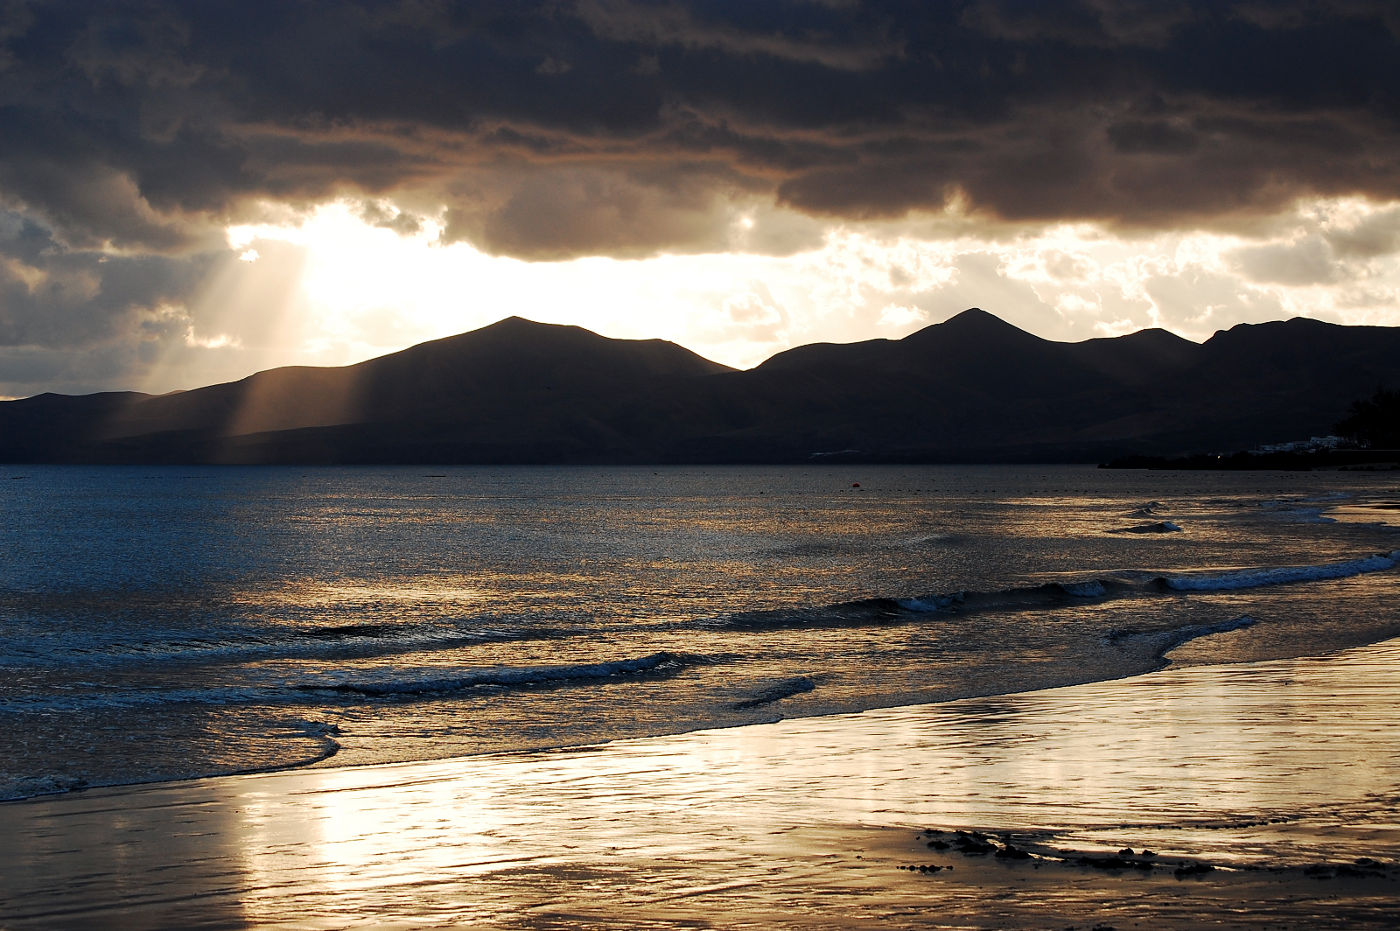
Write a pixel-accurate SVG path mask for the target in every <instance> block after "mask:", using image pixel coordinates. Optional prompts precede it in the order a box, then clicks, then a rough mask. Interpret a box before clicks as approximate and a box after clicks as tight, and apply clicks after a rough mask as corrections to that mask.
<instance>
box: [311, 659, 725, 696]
mask: <svg viewBox="0 0 1400 931" xmlns="http://www.w3.org/2000/svg"><path fill="white" fill-rule="evenodd" d="M714 662H715V660H714V659H713V658H710V657H702V656H698V655H695V654H687V653H671V652H668V651H662V652H659V653H652V654H651V655H649V656H641V657H637V658H635V659H624V660H614V661H611V662H602V663H578V664H572V665H560V666H496V667H491V668H485V669H471V670H464V671H461V672H457V673H454V674H451V675H442V674H440V673H438V672H437V671H436V670H432V671H428V672H426V673H425V674H423V675H413V676H407V677H399V678H384V679H376V678H368V679H350V680H343V681H332V682H316V683H303V684H300V685H297V686H295V688H296V689H297V690H298V691H301V692H312V693H336V694H340V695H352V696H363V697H365V698H417V697H422V696H431V695H444V694H449V693H454V692H465V691H471V690H477V689H480V690H493V691H497V690H505V689H524V688H539V687H542V686H554V685H566V684H571V683H579V682H596V681H598V680H608V679H619V678H628V677H638V676H644V675H645V676H650V677H657V676H668V675H675V674H676V673H679V672H681V671H683V670H685V669H688V668H690V667H693V666H702V665H711V664H713V663H714Z"/></svg>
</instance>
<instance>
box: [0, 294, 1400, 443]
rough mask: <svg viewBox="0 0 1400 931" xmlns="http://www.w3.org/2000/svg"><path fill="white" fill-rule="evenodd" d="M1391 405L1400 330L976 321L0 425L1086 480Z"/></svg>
mask: <svg viewBox="0 0 1400 931" xmlns="http://www.w3.org/2000/svg"><path fill="white" fill-rule="evenodd" d="M1381 384H1391V385H1394V384H1400V329H1396V328H1387V327H1343V326H1337V325H1334V324H1327V323H1321V322H1318V321H1314V320H1305V319H1295V320H1289V321H1287V322H1281V323H1265V324H1258V325H1252V326H1251V325H1240V326H1237V327H1234V328H1232V329H1230V330H1227V331H1222V332H1220V333H1217V334H1215V336H1213V337H1212V338H1211V339H1209V340H1207V341H1206V342H1205V343H1204V344H1197V343H1193V342H1190V341H1188V340H1184V339H1181V338H1180V337H1177V336H1174V335H1172V334H1170V333H1168V332H1166V331H1164V330H1144V331H1141V332H1138V333H1133V334H1130V335H1127V336H1122V337H1116V338H1110V339H1092V340H1087V341H1084V342H1079V343H1060V342H1054V341H1050V340H1044V339H1041V338H1039V337H1036V336H1033V335H1031V334H1029V333H1026V332H1024V331H1022V330H1019V329H1017V328H1016V327H1014V326H1011V325H1010V324H1008V323H1005V322H1004V321H1002V320H1000V319H998V318H997V317H995V316H993V315H991V314H988V313H986V312H984V311H981V310H977V309H973V310H968V311H965V312H964V313H961V314H959V315H957V316H956V317H953V318H952V319H950V320H948V321H946V322H944V323H940V324H937V325H934V326H930V327H927V328H925V329H923V330H920V331H919V332H917V333H914V334H912V335H910V336H908V337H906V338H904V339H901V340H885V339H875V340H867V341H864V342H859V343H850V344H840V345H836V344H814V345H810V346H802V347H798V348H796V349H792V350H789V351H787V352H782V353H779V354H778V355H775V356H773V357H772V358H771V359H769V360H768V361H766V362H764V363H763V364H762V365H760V366H758V367H757V368H755V369H752V370H750V371H744V372H740V371H735V370H733V369H729V368H726V367H725V366H722V365H719V364H717V363H714V362H710V361H709V360H707V359H704V358H701V357H700V356H698V355H696V354H694V353H692V352H690V351H689V350H686V349H684V348H682V347H680V346H677V345H675V344H672V343H667V342H664V341H661V340H617V339H607V338H604V337H602V336H598V335H597V334H594V333H591V332H589V331H587V330H583V329H581V328H579V327H571V326H555V325H549V324H540V323H532V322H530V321H527V320H522V319H520V318H518V317H512V318H509V319H507V320H502V321H500V322H499V323H495V324H492V325H491V326H488V327H485V328H483V329H480V330H475V331H473V332H470V333H464V334H461V335H459V336H453V337H449V338H447V339H441V340H435V341H433V342H429V343H423V344H421V345H418V346H413V347H411V348H409V349H405V350H403V351H402V352H397V353H393V354H392V355H387V356H382V357H380V358H377V359H371V360H369V361H366V362H362V363H359V364H358V365H351V366H345V367H342V368H309V367H291V368H282V369H273V370H270V371H266V372H260V373H258V374H256V375H253V376H250V377H248V378H245V379H243V380H241V381H237V382H231V383H228V384H222V385H213V386H210V387H208V388H201V389H198V390H194V391H185V392H177V393H174V394H168V395H160V396H150V395H141V394H132V393H109V394H99V395H88V396H82V397H63V396H58V395H40V396H38V397H34V398H28V399H25V400H21V401H10V402H5V403H0V459H3V460H8V461H31V462H32V461H43V462H300V463H340V462H346V463H348V462H444V463H445V462H805V461H811V460H813V458H816V459H817V460H822V459H825V458H829V457H830V456H831V455H840V456H846V457H852V458H862V459H872V460H885V461H935V462H936V461H1010V460H1022V461H1030V460H1044V461H1090V460H1094V459H1099V458H1104V457H1107V456H1111V455H1118V454H1124V453H1148V454H1164V453H1176V452H1184V451H1193V450H1200V449H1220V450H1229V449H1237V448H1244V447H1247V446H1251V445H1255V444H1258V443H1263V442H1276V441H1281V440H1290V439H1296V438H1300V437H1306V436H1309V435H1312V434H1321V433H1326V432H1328V430H1329V429H1330V427H1331V425H1332V424H1333V423H1334V422H1336V421H1337V420H1338V419H1340V418H1341V417H1342V416H1343V415H1344V414H1345V413H1346V411H1347V409H1348V406H1349V405H1350V403H1351V402H1352V401H1353V400H1355V399H1356V398H1358V397H1362V396H1366V395H1369V394H1370V393H1371V392H1373V391H1374V390H1375V388H1376V386H1377V385H1381Z"/></svg>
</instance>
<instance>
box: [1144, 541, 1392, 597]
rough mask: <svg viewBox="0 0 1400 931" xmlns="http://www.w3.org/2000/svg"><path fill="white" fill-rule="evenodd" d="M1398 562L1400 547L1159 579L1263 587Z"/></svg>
mask: <svg viewBox="0 0 1400 931" xmlns="http://www.w3.org/2000/svg"><path fill="white" fill-rule="evenodd" d="M1397 563H1400V550H1393V551H1392V552H1389V553H1377V554H1376V555H1374V556H1366V557H1363V558H1361V559H1348V560H1346V561H1345V562H1335V563H1326V564H1323V565H1315V566H1278V567H1274V568H1268V569H1232V570H1230V571H1228V572H1216V573H1201V574H1193V575H1173V576H1163V577H1161V578H1160V579H1159V580H1158V581H1159V583H1160V584H1161V585H1162V586H1163V587H1165V588H1168V589H1171V590H1173V591H1179V592H1220V591H1233V590H1236V589H1243V588H1262V587H1264V586H1266V585H1286V584H1290V583H1294V582H1321V581H1326V580H1328V579H1345V578H1348V577H1350V576H1354V575H1363V574H1365V573H1367V572H1382V571H1384V570H1386V569H1393V568H1395V566H1396V564H1397Z"/></svg>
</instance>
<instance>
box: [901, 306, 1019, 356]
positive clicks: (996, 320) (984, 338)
mask: <svg viewBox="0 0 1400 931" xmlns="http://www.w3.org/2000/svg"><path fill="white" fill-rule="evenodd" d="M904 339H905V340H906V341H909V342H912V343H915V344H918V343H925V342H933V341H935V340H936V341H938V342H939V343H948V342H949V341H950V340H951V341H953V342H954V343H955V344H958V345H962V344H968V345H976V346H978V347H979V348H984V347H985V346H986V345H988V344H995V343H1004V342H1006V341H1007V340H1008V339H1010V340H1018V341H1021V342H1035V343H1040V342H1044V340H1042V339H1041V338H1040V337H1038V336H1035V335H1033V334H1031V333H1027V332H1026V331H1025V330H1023V329H1021V328H1020V327H1018V326H1014V325H1013V324H1010V323H1007V322H1006V321H1005V320H1003V319H1001V318H1000V317H998V316H997V315H996V314H992V313H988V312H987V311H985V310H983V309H982V308H980V307H969V308H968V309H967V310H964V311H963V312H961V313H958V314H954V315H953V316H951V317H949V318H948V319H947V320H944V321H943V322H942V323H935V324H932V325H931V326H926V327H924V328H923V329H922V330H918V331H916V332H914V333H911V334H910V335H908V336H906V337H905V338H904Z"/></svg>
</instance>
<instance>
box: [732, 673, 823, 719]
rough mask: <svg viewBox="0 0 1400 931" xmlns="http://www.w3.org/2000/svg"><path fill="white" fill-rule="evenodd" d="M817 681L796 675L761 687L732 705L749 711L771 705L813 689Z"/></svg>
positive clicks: (737, 708) (738, 709) (736, 709)
mask: <svg viewBox="0 0 1400 931" xmlns="http://www.w3.org/2000/svg"><path fill="white" fill-rule="evenodd" d="M816 687H817V683H816V682H814V681H812V678H811V677H810V676H794V677H792V678H791V679H783V680H781V681H779V682H774V683H773V684H772V685H769V686H767V687H765V688H762V689H759V690H758V691H757V692H755V693H754V694H753V695H751V696H749V697H748V698H746V699H744V700H743V701H737V702H735V703H734V704H732V705H730V707H731V708H733V709H734V710H735V711H747V710H749V709H750V708H761V707H762V706H764V705H771V704H773V703H774V702H776V701H782V700H783V699H784V698H791V697H792V696H794V695H801V694H802V693H804V692H810V691H813V690H814V689H815V688H816Z"/></svg>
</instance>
